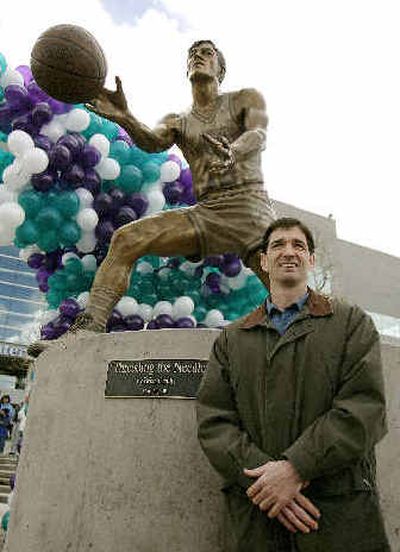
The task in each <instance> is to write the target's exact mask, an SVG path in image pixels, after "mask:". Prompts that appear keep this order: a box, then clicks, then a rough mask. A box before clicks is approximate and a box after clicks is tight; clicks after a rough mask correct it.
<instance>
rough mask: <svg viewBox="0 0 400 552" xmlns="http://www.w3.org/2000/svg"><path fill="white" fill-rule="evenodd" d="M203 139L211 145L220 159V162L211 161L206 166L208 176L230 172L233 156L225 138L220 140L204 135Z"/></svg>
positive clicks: (233, 160) (233, 161)
mask: <svg viewBox="0 0 400 552" xmlns="http://www.w3.org/2000/svg"><path fill="white" fill-rule="evenodd" d="M203 138H204V139H205V140H206V141H207V142H208V143H209V144H211V146H212V147H213V149H214V151H215V152H216V153H217V155H219V156H220V157H222V159H221V160H220V161H212V162H211V163H210V165H209V166H208V170H209V173H210V174H217V175H220V174H225V173H226V172H228V171H230V170H232V168H233V166H234V165H235V156H234V154H233V151H232V148H231V144H230V142H229V140H228V139H227V138H225V136H221V138H215V137H214V136H211V134H207V133H204V134H203Z"/></svg>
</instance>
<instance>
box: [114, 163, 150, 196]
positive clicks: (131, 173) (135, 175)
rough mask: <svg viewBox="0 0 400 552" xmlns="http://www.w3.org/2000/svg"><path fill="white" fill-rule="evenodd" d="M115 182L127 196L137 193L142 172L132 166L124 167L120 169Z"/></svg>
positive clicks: (140, 183)
mask: <svg viewBox="0 0 400 552" xmlns="http://www.w3.org/2000/svg"><path fill="white" fill-rule="evenodd" d="M116 182H117V184H118V186H119V187H120V188H121V189H122V190H123V191H124V192H125V193H127V194H132V193H133V192H138V191H139V190H140V188H141V186H142V182H143V174H142V171H141V170H140V169H138V168H137V167H135V166H134V165H124V166H122V167H121V173H120V175H119V177H118V178H117V180H116Z"/></svg>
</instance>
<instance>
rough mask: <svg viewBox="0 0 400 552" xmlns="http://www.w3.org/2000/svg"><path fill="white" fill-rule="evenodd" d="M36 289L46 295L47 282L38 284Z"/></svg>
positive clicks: (47, 289)
mask: <svg viewBox="0 0 400 552" xmlns="http://www.w3.org/2000/svg"><path fill="white" fill-rule="evenodd" d="M38 288H39V290H40V291H41V292H42V293H47V292H48V291H49V284H48V283H47V282H40V283H39V284H38Z"/></svg>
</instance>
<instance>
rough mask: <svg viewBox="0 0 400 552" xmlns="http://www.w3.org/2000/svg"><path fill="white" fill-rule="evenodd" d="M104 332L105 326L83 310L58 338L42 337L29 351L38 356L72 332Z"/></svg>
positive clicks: (33, 355) (29, 353)
mask: <svg viewBox="0 0 400 552" xmlns="http://www.w3.org/2000/svg"><path fill="white" fill-rule="evenodd" d="M102 332H104V327H103V326H100V325H99V324H97V323H96V322H95V321H94V320H93V317H92V315H91V314H89V313H88V312H82V313H80V314H78V316H77V318H76V320H75V322H74V323H73V324H72V325H71V327H70V328H69V330H68V331H67V332H66V333H65V334H64V335H62V336H61V337H60V338H58V339H52V340H51V339H40V340H39V341H35V342H34V343H31V344H30V345H29V346H28V349H27V352H28V355H29V356H32V357H34V358H37V357H38V356H39V355H41V354H42V353H43V352H44V351H47V349H48V348H49V347H51V346H52V345H53V344H54V343H59V342H60V341H61V340H62V339H64V338H65V337H67V336H68V335H71V334H80V333H82V334H83V333H85V334H86V333H102Z"/></svg>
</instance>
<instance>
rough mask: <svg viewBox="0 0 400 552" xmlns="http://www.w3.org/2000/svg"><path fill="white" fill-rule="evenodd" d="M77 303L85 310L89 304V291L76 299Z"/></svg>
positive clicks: (83, 292)
mask: <svg viewBox="0 0 400 552" xmlns="http://www.w3.org/2000/svg"><path fill="white" fill-rule="evenodd" d="M76 301H77V303H78V304H79V306H80V307H82V308H83V309H84V308H86V307H87V304H88V302H89V292H88V291H82V293H80V294H79V295H78V297H77V298H76Z"/></svg>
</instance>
